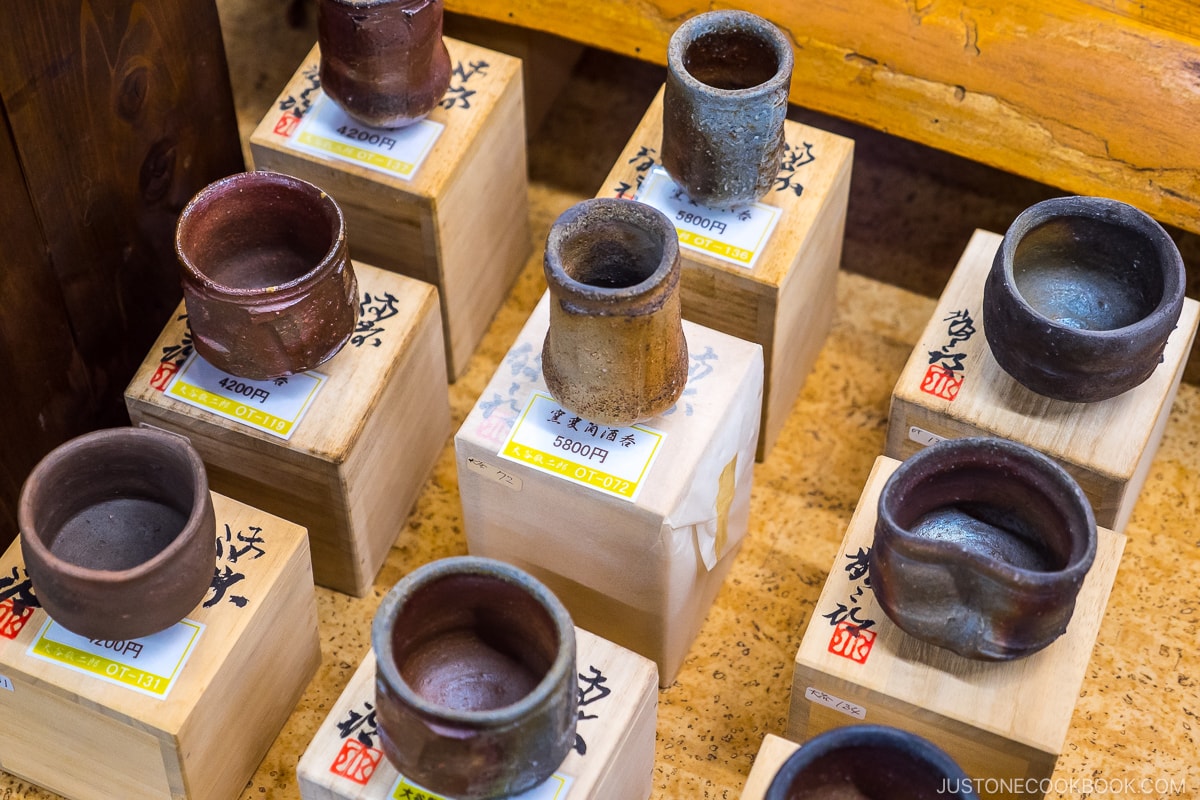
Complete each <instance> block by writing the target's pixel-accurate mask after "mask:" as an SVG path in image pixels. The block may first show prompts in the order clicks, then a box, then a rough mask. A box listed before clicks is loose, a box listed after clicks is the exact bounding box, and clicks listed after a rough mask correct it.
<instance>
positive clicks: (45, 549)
mask: <svg viewBox="0 0 1200 800" xmlns="http://www.w3.org/2000/svg"><path fill="white" fill-rule="evenodd" d="M17 514H18V520H19V523H20V528H21V539H20V541H21V554H22V556H23V557H24V560H25V569H26V570H27V571H28V572H29V577H30V580H31V581H32V583H33V588H34V592H35V594H36V596H37V598H38V601H39V602H40V603H41V605H42V607H43V608H44V609H45V610H46V613H47V614H49V615H50V617H51V619H53V620H54V621H55V622H57V623H59V624H60V625H62V626H63V627H65V628H67V629H68V630H70V631H73V632H74V633H77V634H79V635H80V636H86V637H88V638H90V639H111V640H122V639H126V640H127V639H137V638H139V637H143V636H148V635H150V634H152V633H157V632H158V631H161V630H163V629H165V628H169V627H170V626H171V625H174V624H175V623H176V622H178V621H179V620H181V619H183V618H184V617H185V616H187V614H188V613H189V612H191V611H192V610H193V609H194V608H195V607H196V606H197V605H198V604H199V603H200V601H201V600H202V599H203V598H204V595H205V593H206V592H207V590H208V588H209V585H210V584H211V583H212V579H213V572H214V569H215V564H216V557H217V553H216V519H215V517H214V515H213V506H212V498H211V496H210V495H209V491H208V478H207V475H206V473H205V470H204V462H203V461H201V459H200V455H199V454H198V453H197V452H196V450H195V449H194V448H193V447H192V445H191V443H189V442H188V440H187V439H185V438H183V437H182V436H176V435H174V434H170V433H165V432H161V431H156V430H152V429H149V428H111V429H108V430H101V431H96V432H94V433H89V434H86V435H84V436H80V437H78V438H75V439H72V440H70V441H68V442H67V443H65V444H63V445H61V446H59V447H57V448H55V449H54V450H52V451H51V452H50V453H49V454H48V455H46V457H45V458H43V459H42V460H41V461H40V462H39V463H38V465H37V466H36V467H34V469H33V472H31V473H30V475H29V477H28V478H27V479H26V481H25V485H24V486H23V487H22V490H21V498H20V502H19V506H18V510H17Z"/></svg>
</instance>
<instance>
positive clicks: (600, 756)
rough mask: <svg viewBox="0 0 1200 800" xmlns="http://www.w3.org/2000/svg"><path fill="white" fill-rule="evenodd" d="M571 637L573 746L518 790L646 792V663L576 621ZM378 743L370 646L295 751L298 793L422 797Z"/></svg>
mask: <svg viewBox="0 0 1200 800" xmlns="http://www.w3.org/2000/svg"><path fill="white" fill-rule="evenodd" d="M575 637H576V666H577V669H578V672H579V700H580V706H579V722H578V723H577V726H578V727H577V728H576V739H575V748H574V749H573V750H572V751H571V752H570V753H568V754H567V757H566V758H565V759H564V760H563V762H562V765H561V766H560V767H559V768H558V769H557V770H556V771H555V774H554V776H552V777H551V778H549V779H547V781H546V782H545V783H544V784H542V785H541V786H539V787H537V788H534V789H530V790H529V792H528V793H527V794H521V795H519V796H518V797H519V798H525V797H526V796H529V797H530V798H531V800H566V798H567V796H568V793H569V796H570V800H616V798H620V800H646V799H647V798H649V797H650V783H651V777H652V774H653V768H654V731H655V724H656V721H657V716H658V692H657V690H656V687H655V683H656V671H655V669H654V664H653V663H651V662H650V661H649V660H647V659H645V658H642V657H641V656H639V655H637V654H636V653H631V652H630V651H628V650H626V649H625V648H623V647H618V646H617V645H615V644H613V643H612V642H609V641H606V640H604V639H601V638H600V637H598V636H595V635H593V634H590V633H588V632H587V631H585V630H582V629H580V628H576V629H575ZM378 745H379V739H378V733H377V729H376V726H375V653H374V652H373V651H369V652H368V653H367V655H366V657H365V658H364V659H363V662H362V664H361V665H360V666H359V668H358V670H357V671H355V673H354V676H353V677H352V678H350V683H349V684H347V686H346V688H345V690H344V691H343V692H342V695H341V697H339V698H338V700H337V702H336V703H335V704H334V706H333V708H332V709H330V712H329V716H328V717H326V718H325V721H324V722H323V723H321V727H320V728H319V729H318V730H317V734H316V736H314V737H313V740H312V742H311V743H310V744H309V746H308V749H306V750H305V751H304V755H303V757H301V759H300V764H299V766H298V767H297V768H296V770H297V777H298V778H299V779H300V797H301V798H303V800H391V798H393V797H399V798H407V797H412V798H414V800H416V798H423V797H426V796H427V795H426V794H425V793H423V792H420V791H419V790H417V789H416V788H412V789H411V790H409V789H408V787H411V786H412V784H410V783H408V782H407V781H406V780H403V779H402V778H401V776H400V773H398V772H397V771H396V768H395V767H394V766H392V763H391V762H390V761H388V759H387V758H386V757H385V756H384V754H383V751H382V750H380V749H379V747H378ZM406 790H407V791H409V793H407V794H406V793H405V792H406ZM436 796H438V797H440V795H436ZM514 800H516V798H514Z"/></svg>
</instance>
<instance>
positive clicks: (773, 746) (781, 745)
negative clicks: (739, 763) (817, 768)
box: [741, 733, 800, 800]
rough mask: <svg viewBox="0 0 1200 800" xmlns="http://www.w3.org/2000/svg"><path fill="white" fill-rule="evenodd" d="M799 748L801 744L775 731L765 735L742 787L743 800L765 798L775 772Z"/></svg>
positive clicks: (761, 799) (760, 799)
mask: <svg viewBox="0 0 1200 800" xmlns="http://www.w3.org/2000/svg"><path fill="white" fill-rule="evenodd" d="M799 749H800V745H798V744H796V743H795V742H792V741H788V740H787V739H784V738H783V737H781V736H776V735H775V734H773V733H768V734H767V735H766V736H764V737H763V741H762V745H760V746H759V748H758V755H756V756H755V757H754V765H753V766H751V767H750V774H749V775H748V776H747V777H746V785H745V786H743V787H742V796H741V800H763V797H765V796H766V794H767V789H769V788H770V787H771V781H773V780H775V773H776V772H778V771H779V768H780V767H782V766H783V762H785V761H787V760H788V759H789V758H791V755H792V753H794V752H796V751H797V750H799Z"/></svg>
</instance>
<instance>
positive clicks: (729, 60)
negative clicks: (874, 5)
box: [662, 10, 793, 208]
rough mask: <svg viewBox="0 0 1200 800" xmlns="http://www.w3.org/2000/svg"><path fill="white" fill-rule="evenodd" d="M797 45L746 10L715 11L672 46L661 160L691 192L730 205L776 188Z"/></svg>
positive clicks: (683, 30) (679, 33) (682, 29)
mask: <svg viewBox="0 0 1200 800" xmlns="http://www.w3.org/2000/svg"><path fill="white" fill-rule="evenodd" d="M792 63H793V56H792V46H791V44H789V43H788V40H787V39H786V38H785V37H784V35H783V34H782V33H781V32H780V31H779V29H778V28H776V27H775V26H774V25H772V24H771V23H770V22H768V21H767V20H765V19H763V18H762V17H759V16H756V15H754V14H751V13H749V12H746V11H735V10H723V11H710V12H708V13H706V14H700V15H698V16H695V17H692V18H691V19H689V20H688V21H687V22H685V23H683V24H682V25H680V26H679V28H678V29H677V30H676V31H675V33H674V34H673V35H672V36H671V41H670V43H669V44H668V45H667V85H666V89H665V91H664V94H663V135H662V159H663V166H664V167H665V168H666V170H667V172H668V173H670V175H671V177H672V178H673V179H674V180H675V182H676V183H678V184H679V185H680V186H681V187H682V188H683V190H684V191H685V192H687V194H688V196H689V197H690V198H691V199H693V200H695V201H696V202H698V203H703V204H704V205H707V206H711V207H717V208H725V207H731V206H738V205H744V204H747V203H753V202H754V201H755V200H758V199H759V198H760V197H762V196H763V195H764V194H766V193H767V191H768V190H769V189H770V188H771V185H772V183H773V182H774V181H775V176H776V175H777V174H778V173H779V165H780V163H781V161H782V159H783V151H784V137H783V123H784V120H785V118H786V116H787V104H788V91H789V89H790V88H791V82H792Z"/></svg>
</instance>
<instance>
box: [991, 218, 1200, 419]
mask: <svg viewBox="0 0 1200 800" xmlns="http://www.w3.org/2000/svg"><path fill="white" fill-rule="evenodd" d="M1186 279H1187V276H1186V273H1185V271H1184V266H1183V259H1182V258H1181V257H1180V255H1179V250H1178V249H1176V247H1175V243H1174V242H1173V241H1171V237H1170V236H1168V235H1167V233H1166V231H1164V230H1163V229H1162V227H1161V226H1160V225H1159V224H1158V223H1157V222H1155V221H1154V220H1153V219H1151V218H1150V217H1148V216H1147V215H1146V214H1144V213H1142V212H1141V211H1139V210H1137V209H1136V208H1134V207H1133V206H1129V205H1126V204H1124V203H1119V202H1117V201H1115V200H1108V199H1105V198H1102V197H1060V198H1055V199H1053V200H1046V201H1044V202H1041V203H1038V204H1036V205H1033V206H1030V207H1029V208H1027V209H1026V210H1025V211H1023V212H1021V214H1020V215H1019V216H1018V217H1017V218H1016V220H1014V221H1013V224H1012V225H1011V226H1010V227H1009V229H1008V231H1007V232H1006V233H1005V234H1004V240H1003V242H1002V243H1001V244H1000V249H999V250H998V251H997V252H996V256H995V259H994V261H993V263H992V269H991V272H990V273H989V274H988V277H987V281H986V283H985V284H984V291H983V331H984V335H985V336H986V337H987V341H988V346H989V347H990V348H991V351H992V355H993V356H994V357H995V359H996V363H998V364H999V365H1000V366H1001V368H1003V369H1004V371H1005V372H1007V373H1008V374H1009V375H1011V376H1012V377H1013V379H1014V380H1016V381H1017V382H1018V383H1020V384H1022V385H1023V386H1025V387H1026V388H1028V389H1030V390H1031V391H1034V392H1037V393H1038V394H1040V395H1044V396H1045V397H1049V398H1052V399H1055V400H1066V401H1069V402H1073V403H1093V402H1098V401H1100V400H1107V399H1108V398H1110V397H1116V396H1117V395H1119V394H1121V393H1123V392H1127V391H1129V390H1130V389H1132V388H1134V387H1135V386H1138V385H1139V384H1141V383H1142V382H1143V381H1145V380H1146V379H1147V378H1149V377H1150V375H1151V374H1152V373H1153V372H1154V369H1155V368H1156V367H1157V366H1158V364H1159V362H1160V361H1161V360H1162V354H1163V349H1164V348H1165V347H1166V345H1167V337H1168V336H1170V334H1171V332H1172V331H1173V330H1174V329H1175V326H1176V324H1177V323H1178V322H1179V315H1180V313H1181V312H1182V310H1183V297H1184V288H1185V284H1186Z"/></svg>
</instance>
